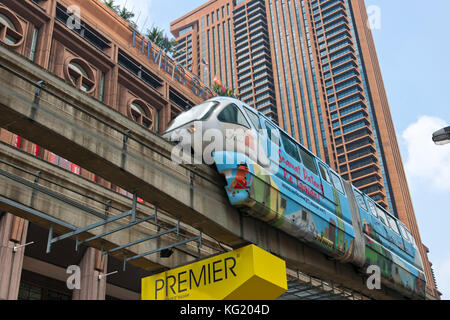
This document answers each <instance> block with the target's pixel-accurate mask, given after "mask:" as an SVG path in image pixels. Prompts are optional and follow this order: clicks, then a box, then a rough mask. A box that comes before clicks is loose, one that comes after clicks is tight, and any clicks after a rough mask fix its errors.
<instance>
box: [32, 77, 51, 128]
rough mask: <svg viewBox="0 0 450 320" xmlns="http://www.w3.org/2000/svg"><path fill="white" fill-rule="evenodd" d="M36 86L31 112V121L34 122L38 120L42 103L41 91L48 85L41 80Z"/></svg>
mask: <svg viewBox="0 0 450 320" xmlns="http://www.w3.org/2000/svg"><path fill="white" fill-rule="evenodd" d="M35 84H36V90H35V92H34V101H33V104H32V105H31V112H30V119H31V120H32V121H34V119H35V118H36V113H37V111H38V109H39V103H40V101H41V91H42V89H43V88H44V87H45V86H46V85H47V83H46V82H45V81H43V80H40V81H38V82H36V83H35Z"/></svg>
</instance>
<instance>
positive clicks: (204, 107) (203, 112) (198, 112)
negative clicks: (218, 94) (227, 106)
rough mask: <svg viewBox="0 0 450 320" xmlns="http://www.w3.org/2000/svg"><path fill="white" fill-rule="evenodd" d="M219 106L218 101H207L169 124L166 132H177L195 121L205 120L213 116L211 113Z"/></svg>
mask: <svg viewBox="0 0 450 320" xmlns="http://www.w3.org/2000/svg"><path fill="white" fill-rule="evenodd" d="M217 105H219V102H217V101H207V102H205V103H202V104H200V105H198V106H195V107H193V108H192V109H190V110H188V111H186V112H183V113H181V114H180V115H179V116H178V117H176V118H175V119H173V121H172V122H171V123H170V124H169V128H168V129H167V130H166V132H169V131H172V130H175V129H177V128H179V127H181V126H183V125H185V124H187V123H189V122H192V121H195V120H205V119H206V118H207V117H208V115H209V114H211V112H212V111H213V110H214V109H215V108H216V107H217Z"/></svg>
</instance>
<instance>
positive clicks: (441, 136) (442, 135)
mask: <svg viewBox="0 0 450 320" xmlns="http://www.w3.org/2000/svg"><path fill="white" fill-rule="evenodd" d="M433 141H434V143H436V144H437V145H444V144H447V143H450V127H446V128H444V129H441V130H439V131H436V132H435V133H433Z"/></svg>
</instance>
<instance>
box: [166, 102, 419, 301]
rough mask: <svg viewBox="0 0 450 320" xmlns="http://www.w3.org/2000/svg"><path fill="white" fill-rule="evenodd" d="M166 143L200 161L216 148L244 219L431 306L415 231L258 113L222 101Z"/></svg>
mask: <svg viewBox="0 0 450 320" xmlns="http://www.w3.org/2000/svg"><path fill="white" fill-rule="evenodd" d="M208 130H209V133H208ZM211 130H212V131H213V132H215V133H217V132H218V133H221V134H222V137H223V138H221V137H218V136H219V135H218V134H216V136H215V139H216V140H217V139H219V140H220V139H223V141H220V143H219V144H218V145H216V146H215V147H214V148H211V147H208V142H211V141H212V138H211V136H214V134H211ZM214 130H215V131H214ZM235 132H239V133H240V134H235ZM186 134H187V136H188V137H190V139H180V137H181V136H183V135H184V136H186ZM195 135H197V138H195V137H194V136H195ZM163 136H164V137H165V138H166V139H168V140H170V141H174V142H176V143H177V144H178V145H182V146H183V147H185V145H184V144H189V146H190V147H193V149H194V150H193V151H194V153H195V152H198V151H200V154H203V153H202V152H203V151H205V150H206V149H207V148H209V150H208V151H207V152H206V153H205V154H206V155H209V154H210V155H211V157H212V158H213V161H214V163H215V166H216V167H217V170H218V171H219V173H221V174H223V175H224V176H225V178H226V181H227V186H226V192H227V194H228V198H229V201H230V203H231V204H232V205H233V206H235V207H237V208H238V209H239V210H241V211H242V212H245V213H246V214H249V215H251V216H253V217H256V218H258V219H261V220H263V221H265V222H266V223H268V224H270V225H272V226H274V227H276V228H278V229H281V230H283V231H284V232H286V233H288V234H289V235H292V236H293V237H296V238H298V239H300V240H302V241H304V242H306V243H308V244H309V245H312V246H314V247H315V248H317V249H319V250H321V251H322V252H324V253H325V254H327V255H329V256H331V257H333V258H334V259H336V260H339V261H341V262H342V263H352V264H354V265H355V266H357V267H358V268H359V270H360V271H361V272H362V273H366V271H367V268H368V267H369V266H373V265H376V266H378V267H379V268H380V271H381V278H382V279H381V280H382V283H383V284H385V285H386V286H388V287H390V288H393V289H394V290H397V291H399V292H401V293H402V294H403V295H405V296H407V297H409V298H413V299H424V298H425V284H426V283H425V281H426V280H425V275H424V272H423V265H422V259H421V256H420V253H419V250H418V248H417V245H416V243H415V240H414V238H413V236H412V235H411V233H410V231H409V230H408V229H407V227H406V226H405V225H404V224H403V223H402V222H401V221H400V220H398V219H397V218H395V217H394V216H393V215H391V214H390V213H389V212H387V211H386V210H385V209H384V208H382V207H381V206H379V205H378V204H377V203H376V202H375V201H373V200H372V199H371V198H369V197H368V196H367V195H365V194H363V193H361V192H360V191H359V190H358V189H356V188H355V187H354V186H353V185H351V184H350V183H348V182H346V181H345V180H344V179H342V177H341V176H340V175H339V174H337V173H336V172H335V171H334V170H333V169H332V168H330V167H329V166H328V165H327V164H325V163H324V162H323V161H322V160H321V159H319V158H318V157H316V156H314V155H313V154H312V153H311V152H309V151H308V150H307V149H306V148H305V147H303V146H302V145H301V144H300V143H298V142H297V141H296V140H295V139H293V138H292V137H290V136H289V135H288V134H287V133H286V132H284V131H283V130H282V129H281V128H279V127H278V126H277V125H276V124H274V123H273V122H272V121H270V120H269V119H268V118H267V117H265V116H264V115H263V114H261V113H259V112H257V111H256V110H255V109H253V108H252V107H250V106H248V105H246V104H245V103H243V102H241V101H239V100H236V99H232V98H225V97H216V98H213V99H210V100H208V101H206V102H204V103H203V104H201V105H199V106H196V107H194V108H192V109H190V110H188V111H186V112H184V113H182V114H180V115H179V116H178V117H176V118H175V119H174V120H173V121H172V123H171V124H170V125H169V128H168V129H167V131H166V132H165V134H164V135H163ZM205 136H208V137H207V138H205ZM199 137H200V139H201V143H197V144H196V143H195V141H194V140H195V139H198V138H199ZM239 139H240V140H241V141H243V143H236V140H239ZM197 142H198V141H197ZM255 150H257V151H255Z"/></svg>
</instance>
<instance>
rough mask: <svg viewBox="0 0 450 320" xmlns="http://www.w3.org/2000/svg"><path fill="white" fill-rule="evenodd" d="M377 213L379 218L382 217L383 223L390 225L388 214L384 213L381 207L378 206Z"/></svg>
mask: <svg viewBox="0 0 450 320" xmlns="http://www.w3.org/2000/svg"><path fill="white" fill-rule="evenodd" d="M377 213H378V218H380V220H381V222H383V224H384V225H385V226H386V227H388V226H389V222H388V220H387V218H386V215H385V214H384V212H383V210H381V209H380V208H377Z"/></svg>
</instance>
